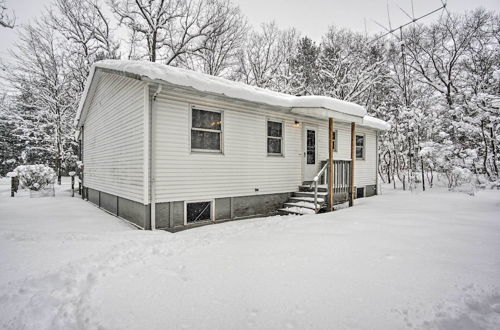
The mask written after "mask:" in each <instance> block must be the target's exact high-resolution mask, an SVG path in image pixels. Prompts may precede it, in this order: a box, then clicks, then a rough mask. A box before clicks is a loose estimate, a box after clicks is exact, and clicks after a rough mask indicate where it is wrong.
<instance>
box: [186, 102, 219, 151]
mask: <svg viewBox="0 0 500 330" xmlns="http://www.w3.org/2000/svg"><path fill="white" fill-rule="evenodd" d="M191 150H195V151H219V152H221V151H222V113H221V112H219V111H208V110H201V109H196V108H193V109H192V111H191Z"/></svg>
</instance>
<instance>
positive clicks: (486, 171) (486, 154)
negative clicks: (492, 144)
mask: <svg viewBox="0 0 500 330" xmlns="http://www.w3.org/2000/svg"><path fill="white" fill-rule="evenodd" d="M481 135H482V137H483V142H484V158H483V167H484V172H485V173H486V175H487V176H488V178H489V179H490V180H491V174H490V172H489V171H488V141H487V140H486V135H485V134H484V121H483V120H481Z"/></svg>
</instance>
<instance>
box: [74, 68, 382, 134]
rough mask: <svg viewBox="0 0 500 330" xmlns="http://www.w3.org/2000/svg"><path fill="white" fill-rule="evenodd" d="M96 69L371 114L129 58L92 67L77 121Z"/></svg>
mask: <svg viewBox="0 0 500 330" xmlns="http://www.w3.org/2000/svg"><path fill="white" fill-rule="evenodd" d="M96 68H103V69H109V70H114V71H119V72H125V73H129V74H134V75H138V76H141V77H147V78H149V79H151V80H159V81H163V82H166V83H170V84H173V85H178V86H183V87H191V88H193V89H196V90H198V91H201V92H208V93H213V94H219V95H222V96H226V97H229V98H234V99H240V100H244V101H249V102H255V103H263V104H267V105H271V106H279V107H285V108H323V109H328V110H332V111H336V112H340V113H343V114H346V115H351V116H355V117H361V118H365V117H369V116H367V115H366V110H365V108H364V107H362V106H360V105H358V104H355V103H351V102H347V101H343V100H339V99H335V98H332V97H326V96H294V95H289V94H284V93H279V92H275V91H271V90H268V89H264V88H259V87H255V86H250V85H247V84H244V83H241V82H235V81H232V80H228V79H224V78H221V77H215V76H211V75H207V74H203V73H199V72H195V71H191V70H186V69H182V68H176V67H172V66H168V65H164V64H161V63H153V62H147V61H129V60H103V61H99V62H96V63H95V64H94V65H93V66H92V68H91V72H90V74H89V78H88V79H87V84H86V86H85V90H84V94H83V95H82V99H81V101H80V105H79V108H78V112H77V116H76V121H78V120H79V118H80V115H81V111H82V108H83V105H84V102H85V98H86V95H87V93H88V89H89V88H90V86H89V85H90V83H91V81H92V77H93V75H94V72H95V70H96ZM370 118H372V117H369V118H367V119H368V120H367V125H365V124H363V125H365V126H369V127H373V128H376V129H385V128H381V127H383V125H381V124H380V123H379V122H378V121H379V120H377V121H375V122H376V125H375V126H372V125H373V123H374V121H373V120H372V119H370ZM373 119H375V118H373ZM363 122H364V120H363Z"/></svg>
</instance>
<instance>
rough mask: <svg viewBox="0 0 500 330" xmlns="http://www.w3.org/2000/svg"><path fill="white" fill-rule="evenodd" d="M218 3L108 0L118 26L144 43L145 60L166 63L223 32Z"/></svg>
mask: <svg viewBox="0 0 500 330" xmlns="http://www.w3.org/2000/svg"><path fill="white" fill-rule="evenodd" d="M226 4H228V3H227V2H221V1H219V0H208V1H201V0H110V5H111V8H112V10H113V12H114V13H115V14H116V16H117V17H118V19H119V22H120V24H123V25H125V26H126V27H128V29H129V30H131V31H133V32H132V36H134V38H135V41H136V42H137V41H140V42H143V43H145V46H146V47H145V49H146V54H145V56H147V58H148V59H149V60H150V61H152V62H156V61H161V62H163V63H165V64H175V63H176V62H182V61H181V59H180V58H179V57H181V56H184V55H186V54H194V53H197V52H199V51H200V50H202V49H205V41H206V40H207V39H209V38H211V37H213V36H214V35H218V34H221V33H223V32H224V28H223V26H224V25H225V24H226V17H225V16H224V15H221V8H222V9H224V6H225V5H226Z"/></svg>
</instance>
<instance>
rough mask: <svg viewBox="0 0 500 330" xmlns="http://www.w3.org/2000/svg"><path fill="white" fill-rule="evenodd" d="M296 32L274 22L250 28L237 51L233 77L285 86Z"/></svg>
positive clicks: (263, 85) (279, 86) (267, 85)
mask: <svg viewBox="0 0 500 330" xmlns="http://www.w3.org/2000/svg"><path fill="white" fill-rule="evenodd" d="M298 40H299V34H298V32H297V31H296V30H295V29H288V30H280V29H279V28H278V27H277V26H276V24H275V23H274V22H271V23H267V24H262V26H261V31H252V32H251V33H250V35H249V36H248V38H247V41H246V43H245V45H244V47H243V48H242V49H241V50H240V52H239V54H238V69H237V71H236V72H235V76H234V78H235V79H237V80H241V81H243V82H245V83H247V84H251V85H255V86H259V87H267V88H272V89H275V90H283V89H285V88H286V87H285V85H286V84H287V79H288V77H289V74H290V70H289V62H288V60H289V58H290V56H291V55H292V54H293V53H294V52H295V49H296V45H297V43H298Z"/></svg>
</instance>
